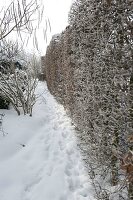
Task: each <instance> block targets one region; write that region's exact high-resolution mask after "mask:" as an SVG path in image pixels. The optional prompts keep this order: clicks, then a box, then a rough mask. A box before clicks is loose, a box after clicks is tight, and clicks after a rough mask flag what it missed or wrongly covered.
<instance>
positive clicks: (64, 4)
mask: <svg viewBox="0 0 133 200" xmlns="http://www.w3.org/2000/svg"><path fill="white" fill-rule="evenodd" d="M43 3H44V13H45V14H46V17H48V18H49V20H50V24H51V33H48V43H49V41H50V39H51V36H52V35H54V34H57V33H60V32H62V31H63V30H64V29H65V27H66V26H67V25H68V13H69V10H70V7H71V4H72V0H43ZM41 27H43V25H41ZM40 45H41V44H40ZM45 45H46V43H45ZM41 48H42V47H41ZM42 49H43V48H42ZM44 52H45V47H44Z"/></svg>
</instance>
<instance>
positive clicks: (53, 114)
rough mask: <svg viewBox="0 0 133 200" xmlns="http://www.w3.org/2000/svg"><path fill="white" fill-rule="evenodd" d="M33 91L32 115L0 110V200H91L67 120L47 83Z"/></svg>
mask: <svg viewBox="0 0 133 200" xmlns="http://www.w3.org/2000/svg"><path fill="white" fill-rule="evenodd" d="M37 93H38V94H42V93H43V94H42V95H41V96H40V97H39V98H38V101H37V103H36V105H35V107H34V110H33V116H32V117H29V116H23V115H21V116H17V114H16V113H15V111H14V110H13V109H11V110H0V113H3V112H4V113H5V117H4V119H3V128H4V131H5V132H7V133H8V134H7V135H6V136H5V137H3V136H2V133H1V132H0V200H94V198H93V196H92V186H91V184H90V183H89V179H88V177H87V172H86V171H85V169H84V166H83V162H82V159H81V155H80V152H79V150H78V148H77V146H76V139H75V131H74V129H73V127H72V126H71V120H70V119H69V118H68V117H67V115H66V113H65V111H64V109H63V107H62V106H61V105H59V104H58V103H57V102H56V101H55V99H54V98H53V96H52V95H51V94H50V93H49V91H48V90H47V86H46V83H39V85H38V88H37ZM23 145H25V146H23Z"/></svg>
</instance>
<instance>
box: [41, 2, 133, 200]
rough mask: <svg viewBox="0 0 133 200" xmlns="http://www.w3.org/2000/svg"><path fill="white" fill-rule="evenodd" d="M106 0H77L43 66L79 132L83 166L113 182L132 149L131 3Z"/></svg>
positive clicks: (132, 64) (132, 58)
mask: <svg viewBox="0 0 133 200" xmlns="http://www.w3.org/2000/svg"><path fill="white" fill-rule="evenodd" d="M107 2H108V1H107ZM110 3H111V4H107V3H106V2H104V1H96V0H95V1H91V0H88V1H86V0H77V1H75V2H74V4H73V6H72V8H71V11H70V14H69V22H70V25H69V26H68V27H67V28H66V30H65V31H64V32H63V33H62V34H60V35H56V36H54V37H53V38H52V40H51V43H50V45H49V47H48V49H47V52H46V56H45V64H44V65H45V70H46V80H47V84H48V88H49V90H50V91H51V93H52V94H53V95H54V96H55V97H56V99H57V100H58V101H60V102H61V103H62V104H63V105H64V107H65V108H66V109H67V110H68V112H69V114H70V115H71V117H72V119H73V121H74V124H75V126H76V129H77V130H78V131H79V137H80V139H81V140H80V141H81V142H80V148H81V149H82V150H83V153H84V154H85V157H86V159H85V160H86V163H87V165H88V166H89V167H91V169H92V171H93V172H95V173H96V169H98V174H101V175H102V177H107V174H108V173H111V177H112V178H111V183H112V185H117V184H118V183H119V184H120V176H119V174H120V171H121V170H120V167H121V164H120V159H121V158H122V157H123V155H124V154H125V153H127V152H128V151H130V150H132V149H133V144H132V142H131V141H129V138H130V137H131V136H133V134H132V133H133V48H132V41H133V35H132V26H131V23H132V22H131V19H130V16H131V15H132V14H133V13H132V9H131V7H132V6H133V5H132V3H131V1H126V2H125V1H124V0H122V1H115V0H114V1H113V0H112V1H110ZM121 16H123V17H121ZM130 164H131V163H130ZM131 165H132V164H131ZM132 169H133V167H132ZM132 173H133V171H132ZM132 186H133V183H132V184H131V185H130V184H129V188H128V191H129V199H132V197H131V195H132V194H133V193H132V192H133V190H132V189H131V188H133V187H132ZM103 187H104V189H105V185H104V186H103ZM131 190H132V192H131ZM99 195H100V194H99ZM98 198H102V197H101V196H100V197H98ZM112 198H113V197H112ZM114 198H116V197H114ZM103 199H104V198H103Z"/></svg>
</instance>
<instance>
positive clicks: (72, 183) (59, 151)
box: [24, 120, 88, 200]
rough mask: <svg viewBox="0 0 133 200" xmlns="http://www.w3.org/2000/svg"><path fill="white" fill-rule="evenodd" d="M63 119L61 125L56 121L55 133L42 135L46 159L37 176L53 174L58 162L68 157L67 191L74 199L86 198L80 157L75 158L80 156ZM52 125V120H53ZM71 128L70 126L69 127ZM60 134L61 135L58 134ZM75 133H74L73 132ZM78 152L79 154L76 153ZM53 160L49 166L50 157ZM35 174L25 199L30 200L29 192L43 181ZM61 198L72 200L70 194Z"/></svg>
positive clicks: (61, 199)
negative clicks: (69, 197) (43, 173)
mask: <svg viewBox="0 0 133 200" xmlns="http://www.w3.org/2000/svg"><path fill="white" fill-rule="evenodd" d="M63 123H64V122H63V121H62V120H61V122H60V125H61V126H60V125H57V124H56V123H55V124H54V125H53V126H52V130H53V134H51V135H48V134H47V135H46V136H45V137H44V138H43V137H42V138H41V140H42V139H43V140H44V159H45V164H44V168H43V169H42V170H40V172H38V174H37V176H38V177H41V174H42V171H43V172H44V171H45V173H46V174H47V175H48V176H51V175H52V172H53V170H54V168H55V167H57V166H55V165H56V163H58V164H59V163H62V162H63V159H66V161H65V163H66V165H65V166H64V174H65V179H66V183H67V187H68V188H67V191H68V192H70V194H71V197H72V200H78V199H79V200H84V199H86V197H87V195H88V193H87V189H86V188H84V185H83V184H82V182H81V180H80V175H81V174H80V170H81V169H80V164H79V163H78V162H79V159H75V158H76V157H78V156H79V154H78V152H77V151H76V150H75V149H74V147H73V142H72V143H71V144H69V143H70V142H71V139H70V137H71V136H70V131H69V132H67V127H66V128H65V130H64V128H62V127H63V126H62V125H63ZM51 125H52V122H51ZM68 129H69V127H68ZM58 134H59V135H58ZM72 134H73V133H72ZM55 137H59V140H57V139H56V140H55ZM53 145H55V146H56V145H57V146H58V147H55V151H53V152H52V151H51V149H52V146H53ZM75 154H77V155H75ZM51 157H52V161H51V162H53V164H51V165H50V166H49V159H50V160H51ZM37 176H35V180H32V182H31V183H29V185H27V186H26V188H25V192H26V193H27V194H26V195H25V198H24V200H30V199H28V198H27V197H28V192H29V191H31V190H32V189H33V187H34V186H36V185H37V184H39V182H40V181H41V178H38V177H37ZM59 200H70V199H68V195H66V194H64V195H62V196H61V197H60V199H59Z"/></svg>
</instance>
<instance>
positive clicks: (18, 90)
mask: <svg viewBox="0 0 133 200" xmlns="http://www.w3.org/2000/svg"><path fill="white" fill-rule="evenodd" d="M4 48H5V44H4ZM9 49H10V51H9ZM1 52H2V53H1V60H0V93H1V96H2V97H3V99H5V100H7V101H8V102H10V103H11V105H12V106H13V107H14V109H15V110H16V112H17V113H18V115H20V113H21V110H22V112H23V114H24V115H25V114H29V115H32V108H33V105H34V104H35V101H36V97H35V88H36V85H37V80H36V77H33V71H32V70H31V69H30V68H29V62H28V60H26V59H25V58H24V56H23V54H22V49H21V51H20V49H18V46H16V45H15V44H10V46H8V52H7V51H6V52H4V50H3V49H2V51H1ZM21 54H22V55H21ZM22 58H23V59H22ZM30 65H31V63H30Z"/></svg>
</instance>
